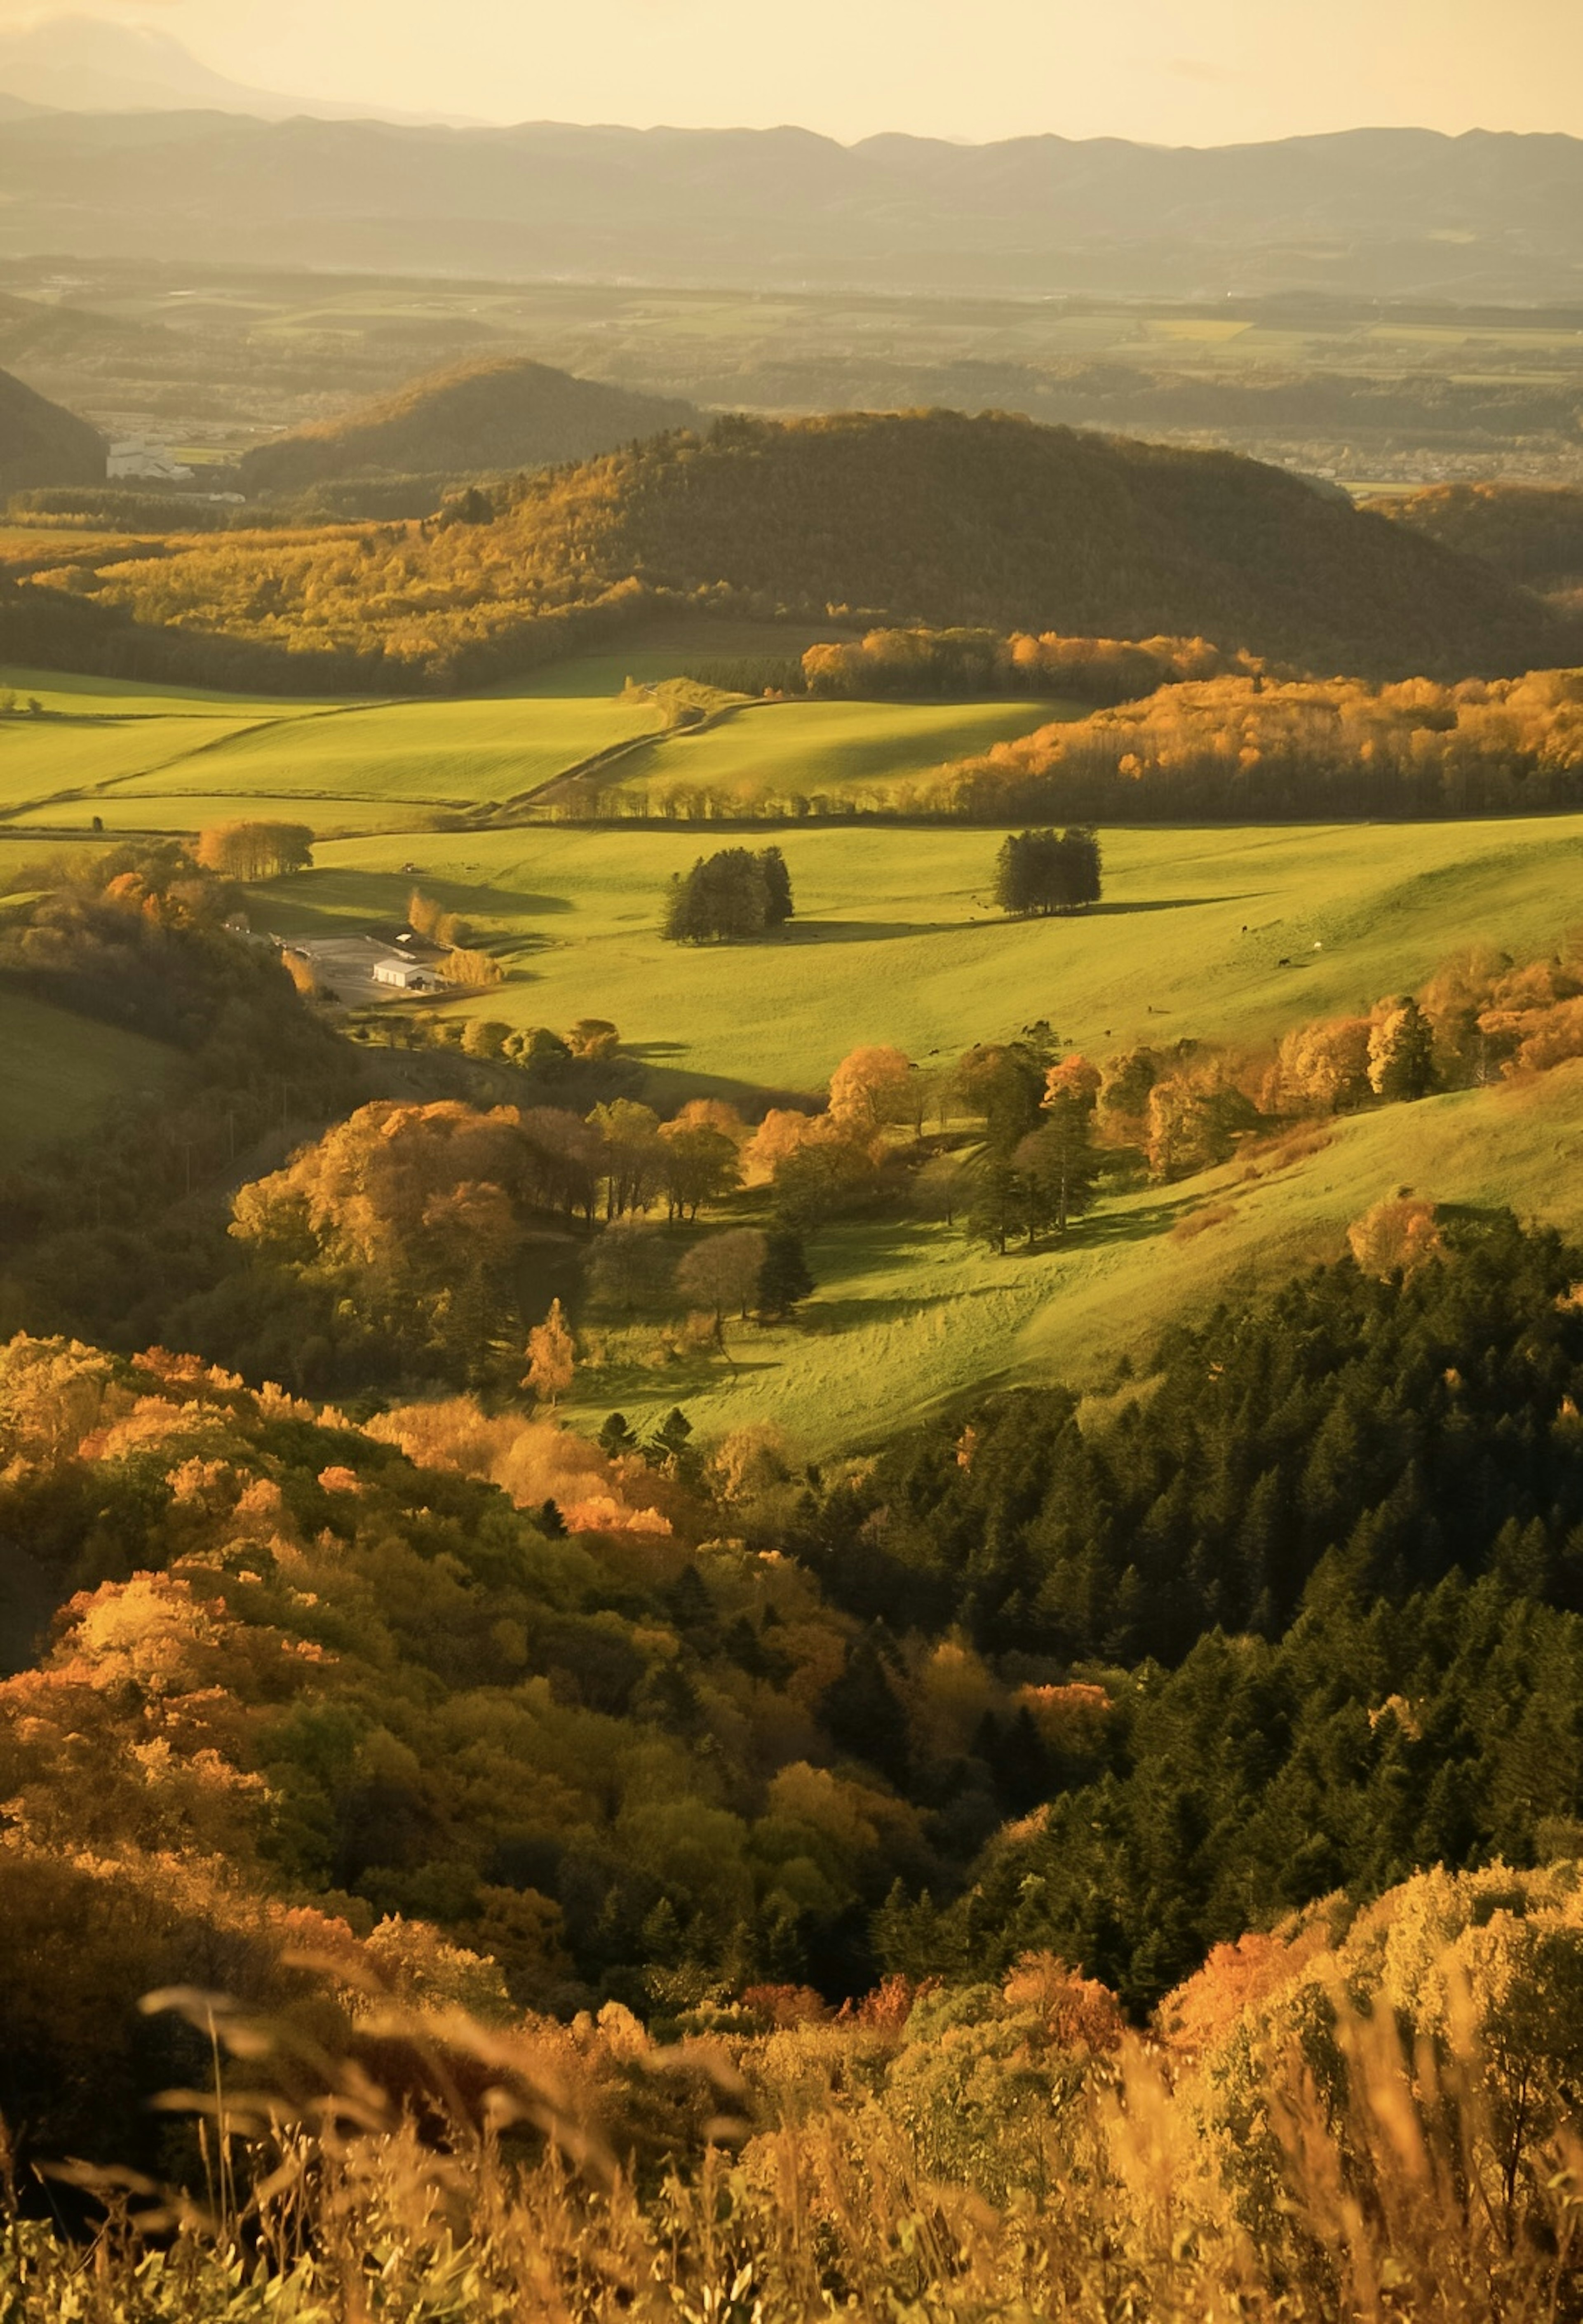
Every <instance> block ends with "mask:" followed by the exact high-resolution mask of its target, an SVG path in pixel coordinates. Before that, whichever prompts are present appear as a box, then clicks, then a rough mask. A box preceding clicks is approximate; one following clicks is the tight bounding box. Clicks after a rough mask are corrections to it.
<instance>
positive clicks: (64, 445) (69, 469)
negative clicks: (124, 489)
mask: <svg viewBox="0 0 1583 2324" xmlns="http://www.w3.org/2000/svg"><path fill="white" fill-rule="evenodd" d="M104 480H105V439H104V438H103V437H102V436H101V435H100V434H99V432H98V430H97V429H94V428H90V427H89V426H88V424H87V420H78V417H77V415H76V413H75V412H71V411H66V410H62V408H61V406H60V404H58V403H51V401H50V400H49V398H48V396H43V395H40V394H39V393H38V392H37V391H36V390H35V389H33V388H31V387H24V386H23V383H22V381H21V380H19V379H14V378H13V377H12V375H11V374H10V373H9V372H4V371H0V494H4V493H16V492H24V491H26V490H27V488H28V487H29V486H30V485H32V484H103V482H104Z"/></svg>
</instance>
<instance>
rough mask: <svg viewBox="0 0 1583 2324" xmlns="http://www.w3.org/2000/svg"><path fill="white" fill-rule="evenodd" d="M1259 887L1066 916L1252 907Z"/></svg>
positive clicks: (1091, 907)
mask: <svg viewBox="0 0 1583 2324" xmlns="http://www.w3.org/2000/svg"><path fill="white" fill-rule="evenodd" d="M1264 892H1265V891H1264V890H1263V889H1261V888H1247V889H1240V888H1239V889H1238V890H1236V892H1235V893H1234V894H1232V895H1229V896H1149V897H1146V898H1145V899H1142V900H1141V901H1140V902H1137V903H1135V904H1118V903H1109V904H1085V905H1084V907H1083V908H1082V910H1081V912H1072V913H1070V914H1066V915H1059V914H1058V915H1055V917H1057V918H1061V917H1065V918H1071V919H1074V920H1110V919H1125V918H1127V916H1128V915H1129V914H1130V913H1133V912H1192V911H1196V910H1198V909H1199V908H1201V906H1202V905H1205V904H1255V903H1256V902H1257V901H1258V899H1259V898H1260V896H1261V895H1263V894H1264Z"/></svg>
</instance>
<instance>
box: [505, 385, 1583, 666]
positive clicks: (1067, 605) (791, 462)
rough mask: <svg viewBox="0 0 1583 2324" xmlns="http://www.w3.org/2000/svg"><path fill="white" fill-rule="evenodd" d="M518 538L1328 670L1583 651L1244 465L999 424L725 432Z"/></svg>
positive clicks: (1500, 590)
mask: <svg viewBox="0 0 1583 2324" xmlns="http://www.w3.org/2000/svg"><path fill="white" fill-rule="evenodd" d="M510 521H511V524H512V525H513V526H514V528H515V529H516V530H517V531H518V532H519V534H520V536H521V537H522V538H523V539H524V542H525V545H526V544H529V543H530V544H531V550H532V554H533V556H534V558H535V561H537V562H543V561H546V560H547V559H548V561H551V562H553V563H554V564H556V565H557V567H560V566H563V565H566V564H569V563H571V561H572V559H573V557H574V552H575V553H576V554H577V556H578V557H579V558H581V560H583V561H584V565H585V567H586V568H591V569H596V570H597V571H598V572H599V573H600V574H602V575H603V577H604V579H605V581H606V583H607V585H614V584H616V583H618V582H619V581H620V580H621V579H622V578H624V577H625V576H629V575H630V576H635V577H636V578H638V579H639V580H640V581H642V582H644V583H646V584H648V585H649V586H650V587H651V588H656V589H663V590H666V591H668V592H671V593H674V594H675V595H679V596H683V597H688V596H698V595H706V594H708V593H714V592H720V591H722V589H723V590H727V591H729V592H731V593H732V595H736V596H738V597H740V598H741V599H743V600H744V601H748V602H750V603H751V604H754V605H755V607H756V608H757V609H759V610H763V611H774V610H776V609H777V608H781V607H784V608H787V609H793V610H796V611H798V612H807V611H812V612H815V613H823V612H824V611H826V610H827V609H834V608H837V607H842V608H846V609H850V610H851V612H852V613H855V614H858V615H860V616H867V615H869V614H874V615H877V616H880V617H887V618H895V619H900V620H907V621H921V622H934V623H952V622H983V623H987V624H990V625H995V626H999V627H1001V628H1026V629H1031V630H1035V631H1043V630H1059V631H1062V632H1065V633H1066V634H1069V635H1074V636H1102V637H1126V638H1143V637H1150V636H1155V635H1161V634H1173V635H1184V636H1192V635H1198V634H1201V635H1203V636H1206V637H1209V638H1211V639H1213V640H1214V641H1216V642H1217V643H1218V644H1219V645H1222V646H1226V647H1230V648H1236V647H1246V648H1247V649H1249V650H1251V651H1253V652H1256V653H1260V654H1265V655H1269V656H1272V657H1275V658H1277V659H1287V660H1292V661H1296V662H1300V663H1302V664H1303V665H1304V666H1305V667H1307V668H1309V669H1314V670H1317V671H1321V672H1331V671H1339V670H1350V671H1358V672H1367V673H1369V674H1371V675H1372V674H1380V675H1384V674H1386V673H1392V674H1396V675H1401V676H1407V675H1417V674H1429V673H1436V672H1445V673H1447V674H1450V673H1452V672H1455V673H1456V674H1457V675H1459V676H1467V675H1470V674H1472V673H1474V672H1481V673H1486V674H1492V675H1493V674H1495V673H1496V672H1497V671H1498V670H1501V669H1514V668H1519V667H1532V666H1534V665H1536V664H1540V663H1544V662H1548V661H1557V660H1561V659H1566V658H1567V655H1568V652H1569V650H1576V648H1577V647H1578V640H1577V639H1576V638H1575V637H1573V635H1572V634H1571V632H1570V631H1569V629H1568V628H1567V627H1566V626H1565V625H1564V624H1563V623H1562V622H1560V620H1559V619H1558V618H1557V617H1556V616H1555V615H1554V613H1551V611H1550V610H1549V609H1547V608H1545V607H1544V606H1542V605H1541V604H1539V603H1538V601H1537V600H1536V599H1535V598H1533V597H1532V595H1529V594H1528V593H1527V592H1526V591H1525V590H1522V589H1520V588H1517V587H1516V586H1514V585H1513V584H1512V583H1510V582H1509V581H1507V580H1505V578H1504V577H1502V576H1497V575H1496V574H1494V573H1492V572H1491V571H1490V570H1489V569H1488V568H1487V567H1485V566H1483V565H1482V564H1479V563H1477V562H1475V561H1474V560H1473V559H1471V558H1467V557H1464V556H1461V555H1459V554H1458V553H1457V552H1456V551H1454V550H1452V549H1448V548H1445V547H1443V546H1441V545H1440V543H1438V542H1434V541H1431V540H1426V539H1422V538H1420V537H1419V536H1418V535H1416V534H1414V533H1413V532H1410V531H1409V530H1406V529H1405V528H1404V527H1401V526H1395V525H1391V524H1388V523H1386V522H1385V521H1384V520H1383V519H1381V518H1379V517H1377V516H1372V515H1368V514H1363V513H1359V512H1358V511H1357V510H1355V509H1353V508H1352V507H1350V506H1349V505H1348V504H1347V503H1345V502H1344V501H1343V500H1341V499H1340V498H1339V497H1338V496H1336V495H1333V494H1332V495H1323V494H1321V493H1318V492H1316V491H1314V490H1313V489H1312V488H1311V486H1310V485H1308V484H1304V483H1303V482H1302V481H1301V480H1300V479H1297V478H1294V477H1293V476H1290V475H1284V473H1282V472H1281V471H1279V470H1277V469H1275V468H1270V467H1265V466H1262V465H1260V464H1259V463H1257V462H1256V461H1252V460H1247V459H1243V458H1240V457H1238V456H1237V455H1235V454H1232V453H1219V452H1195V451H1183V450H1180V449H1177V448H1175V447H1166V446H1161V445H1147V444H1141V443H1134V442H1129V441H1127V439H1125V438H1114V437H1105V436H1099V435H1091V434H1081V433H1078V432H1076V431H1074V430H1072V429H1065V428H1043V427H1038V426H1035V425H1034V424H1033V423H1032V422H1029V421H1026V420H1017V419H1011V418H1008V417H1006V416H1004V415H999V414H989V415H985V416H982V417H980V418H978V419H966V418H963V417H962V415H961V414H959V413H953V412H929V413H912V414H900V415H890V416H873V415H867V414H862V413H855V414H842V415H839V416H836V417H833V418H825V419H818V420H798V421H789V422H784V423H778V422H773V421H763V420H741V419H732V420H722V421H720V422H719V423H718V424H717V425H716V427H715V428H714V429H713V430H712V432H711V434H710V435H709V437H708V438H706V439H705V440H704V441H703V442H702V443H700V442H698V441H696V440H695V439H693V438H686V437H679V438H671V439H669V440H668V441H667V442H666V443H665V444H662V445H656V446H650V447H647V448H646V449H644V450H643V451H641V452H640V453H636V454H632V455H629V456H626V457H623V459H622V460H621V461H620V462H619V463H617V464H615V465H613V466H612V464H610V463H599V464H596V465H595V466H593V467H591V468H589V469H586V470H584V471H581V472H579V474H578V475H575V476H573V477H570V478H557V479H543V480H539V481H533V480H529V483H528V484H527V485H526V486H525V487H524V488H523V491H522V493H521V496H520V499H519V501H518V503H517V505H516V507H515V509H514V510H513V512H512V513H511V520H510Z"/></svg>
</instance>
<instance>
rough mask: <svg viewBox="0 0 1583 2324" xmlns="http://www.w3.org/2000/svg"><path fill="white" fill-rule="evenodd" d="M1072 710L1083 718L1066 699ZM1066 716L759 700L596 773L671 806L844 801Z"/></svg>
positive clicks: (652, 803) (1050, 707) (946, 706)
mask: <svg viewBox="0 0 1583 2324" xmlns="http://www.w3.org/2000/svg"><path fill="white" fill-rule="evenodd" d="M1062 715H1063V710H1062V708H1061V706H1060V705H1055V704H1052V703H1044V702H1027V701H1020V702H971V703H959V702H956V703H933V702H931V703H919V702H804V701H793V702H756V703H747V704H744V705H743V706H742V707H741V709H739V710H732V711H729V712H727V713H726V715H724V716H723V717H722V718H721V719H720V720H719V721H718V723H717V724H713V725H710V726H706V727H704V728H702V729H700V730H697V731H695V732H693V733H673V734H667V735H665V736H663V737H661V738H659V739H658V740H657V741H655V742H652V743H650V744H649V746H648V748H647V749H645V750H642V751H636V752H632V753H631V754H630V756H629V757H626V758H623V759H622V760H621V761H620V764H619V767H618V768H617V769H616V770H612V774H613V780H612V779H606V778H601V779H598V787H599V788H600V789H601V790H602V791H603V792H608V791H610V790H611V789H612V788H613V789H614V790H616V791H617V792H618V794H619V795H620V796H621V798H623V799H625V800H630V802H631V806H632V810H633V812H638V811H640V808H641V807H648V809H649V811H650V812H656V811H658V812H659V813H664V812H665V810H666V807H667V802H671V801H676V800H686V798H687V796H688V794H690V793H707V794H711V795H713V797H715V798H724V799H727V800H729V801H732V802H740V803H741V806H742V807H744V808H750V807H752V806H753V805H754V803H755V802H756V801H758V800H759V799H763V798H775V799H778V798H805V799H808V800H809V801H811V802H812V803H813V805H814V807H815V813H817V812H818V811H819V806H820V802H821V801H822V799H829V800H831V801H833V802H834V803H837V804H839V803H840V802H841V801H842V799H844V798H847V797H848V796H850V795H851V794H852V793H853V792H864V791H870V792H871V791H876V790H880V789H885V790H888V791H893V790H895V789H896V788H897V786H898V785H903V784H906V783H907V782H909V781H912V780H916V779H919V778H923V777H927V776H929V775H931V774H933V773H934V771H935V770H937V769H939V768H941V767H943V766H944V765H946V764H947V763H948V762H950V761H953V760H955V759H965V758H971V757H972V756H974V755H975V754H976V753H978V752H983V751H987V750H989V747H990V746H991V744H992V743H995V742H1010V741H1012V740H1013V739H1014V738H1015V737H1016V736H1017V735H1019V734H1030V733H1032V732H1033V730H1034V729H1035V726H1040V725H1044V724H1048V723H1049V722H1050V721H1051V720H1052V719H1054V718H1058V717H1060V716H1062ZM1064 715H1068V716H1071V717H1073V718H1080V717H1081V716H1082V715H1084V714H1083V712H1082V710H1081V709H1080V708H1078V707H1076V706H1075V705H1073V706H1069V707H1068V708H1067V710H1066V712H1065V714H1064Z"/></svg>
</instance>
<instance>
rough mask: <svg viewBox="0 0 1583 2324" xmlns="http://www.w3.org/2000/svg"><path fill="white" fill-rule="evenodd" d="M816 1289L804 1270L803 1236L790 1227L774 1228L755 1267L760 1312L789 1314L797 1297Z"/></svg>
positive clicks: (798, 1300) (805, 1267)
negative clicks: (760, 1259)
mask: <svg viewBox="0 0 1583 2324" xmlns="http://www.w3.org/2000/svg"><path fill="white" fill-rule="evenodd" d="M817 1289H818V1286H817V1284H816V1283H815V1280H814V1278H813V1277H812V1275H811V1274H810V1273H809V1272H808V1260H807V1254H806V1252H805V1250H804V1249H803V1238H802V1236H801V1235H800V1234H798V1233H797V1231H796V1229H795V1228H793V1227H778V1228H776V1229H774V1230H773V1231H771V1232H770V1234H769V1236H768V1247H767V1249H766V1250H765V1253H764V1264H763V1266H762V1267H761V1268H759V1313H760V1314H764V1315H789V1314H791V1312H792V1310H793V1308H794V1307H796V1305H798V1303H799V1302H800V1301H801V1300H804V1299H809V1298H812V1296H813V1295H814V1293H815V1291H816V1290H817Z"/></svg>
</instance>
